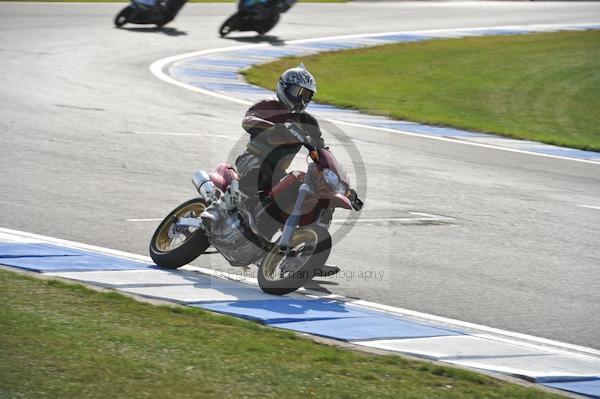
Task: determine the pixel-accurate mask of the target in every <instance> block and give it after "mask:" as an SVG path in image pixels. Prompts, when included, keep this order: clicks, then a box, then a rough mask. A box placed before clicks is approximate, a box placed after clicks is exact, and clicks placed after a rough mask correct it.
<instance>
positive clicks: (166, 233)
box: [150, 198, 210, 269]
mask: <svg viewBox="0 0 600 399" xmlns="http://www.w3.org/2000/svg"><path fill="white" fill-rule="evenodd" d="M207 206H208V205H207V203H206V201H204V200H203V199H201V198H194V199H191V200H189V201H186V202H184V203H183V204H181V205H179V206H178V207H177V208H175V209H174V210H172V211H171V212H170V213H169V214H168V215H167V217H166V218H165V219H164V220H163V221H162V222H161V223H160V224H159V225H158V227H157V228H156V231H155V232H154V234H153V235H152V239H151V240H150V257H151V258H152V260H153V261H154V263H156V264H157V265H158V266H160V267H164V268H167V269H177V268H179V267H181V266H185V265H187V264H188V263H190V262H191V261H193V260H194V259H196V258H197V257H198V256H200V255H202V253H204V251H206V249H207V248H208V247H209V246H210V241H209V240H208V238H207V237H206V234H205V233H204V230H202V229H193V228H184V229H177V228H176V227H175V225H176V224H177V222H178V221H179V219H180V218H183V217H197V218H199V217H200V214H201V213H202V212H204V210H205V209H206V207H207Z"/></svg>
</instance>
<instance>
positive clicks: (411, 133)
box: [325, 118, 600, 165]
mask: <svg viewBox="0 0 600 399" xmlns="http://www.w3.org/2000/svg"><path fill="white" fill-rule="evenodd" d="M325 120H326V121H328V122H331V123H336V124H340V125H346V126H353V127H359V128H362V129H371V130H379V131H382V132H389V133H395V134H403V135H406V136H413V137H422V138H426V139H431V140H438V141H445V142H449V143H456V144H465V145H470V146H474V147H483V148H490V149H493V150H502V151H508V152H516V153H520V154H527V155H535V156H538V157H546V158H555V159H563V160H567V161H576V162H584V163H591V164H595V165H598V164H600V162H599V161H591V160H588V159H578V158H569V157H561V156H560V155H551V154H543V153H540V152H531V151H525V150H517V149H514V148H508V147H500V146H496V145H490V144H483V143H476V142H472V141H466V140H465V139H462V138H447V137H438V136H429V135H426V134H420V133H413V132H406V131H403V130H399V129H388V128H384V127H377V126H369V125H362V124H359V123H351V122H345V121H341V120H339V119H331V118H325Z"/></svg>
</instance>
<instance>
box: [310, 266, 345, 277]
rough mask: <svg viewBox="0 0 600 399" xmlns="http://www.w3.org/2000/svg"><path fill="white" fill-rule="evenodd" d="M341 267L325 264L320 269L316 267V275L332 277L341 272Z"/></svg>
mask: <svg viewBox="0 0 600 399" xmlns="http://www.w3.org/2000/svg"><path fill="white" fill-rule="evenodd" d="M339 271H340V268H339V267H337V266H334V265H327V264H325V265H323V266H321V267H320V268H318V269H315V277H330V276H333V275H334V274H337V273H339Z"/></svg>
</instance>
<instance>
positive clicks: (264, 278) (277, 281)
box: [258, 225, 331, 295]
mask: <svg viewBox="0 0 600 399" xmlns="http://www.w3.org/2000/svg"><path fill="white" fill-rule="evenodd" d="M302 245H304V248H303V249H299V252H298V253H299V254H301V255H300V256H296V257H295V258H291V257H287V256H286V257H284V256H283V255H282V254H280V253H279V248H278V247H277V246H274V247H273V248H271V250H269V252H267V254H266V255H265V256H264V257H263V259H262V261H261V264H260V266H259V267H258V285H259V286H260V288H261V289H262V290H263V291H264V292H266V293H267V294H273V295H285V294H289V293H290V292H294V291H296V290H297V289H298V288H300V287H302V286H303V285H305V284H306V283H308V282H309V281H310V280H312V279H313V277H314V276H315V272H316V271H317V270H320V268H321V267H322V266H323V265H324V264H325V262H327V258H329V253H330V252H331V236H330V235H329V232H328V231H327V229H326V228H324V227H322V226H319V225H310V226H303V227H300V228H298V229H296V231H295V232H294V234H293V235H292V239H291V246H292V247H293V248H298V247H302ZM307 246H309V247H311V248H309V250H310V253H309V254H308V257H307V258H306V259H301V258H302V257H304V256H306V255H305V254H304V253H303V252H302V251H303V250H304V249H306V247H307ZM296 261H298V262H301V263H300V265H296V266H294V267H293V268H292V269H291V270H289V271H288V270H287V269H286V273H284V274H283V275H282V274H281V267H282V266H283V265H285V264H286V263H285V262H287V265H288V266H291V265H290V263H291V264H292V265H293V262H296Z"/></svg>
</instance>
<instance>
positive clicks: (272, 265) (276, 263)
mask: <svg viewBox="0 0 600 399" xmlns="http://www.w3.org/2000/svg"><path fill="white" fill-rule="evenodd" d="M318 243H319V236H318V234H317V232H316V231H315V230H314V229H311V228H300V229H298V230H296V231H295V232H294V235H293V236H292V238H291V240H290V247H292V248H294V249H295V248H298V247H300V246H301V245H302V244H304V247H303V248H302V250H304V249H305V248H306V247H312V251H311V252H310V253H309V254H307V255H304V254H303V255H302V257H303V258H306V259H308V258H309V257H310V256H312V255H313V254H314V250H315V249H316V247H317V244H318ZM285 260H286V257H285V256H284V255H282V254H280V253H279V248H278V247H277V246H275V247H273V248H271V250H270V251H269V252H267V255H266V256H265V258H264V260H263V262H262V265H261V269H262V274H263V276H264V277H265V278H266V279H267V280H271V281H274V280H280V278H277V270H278V269H279V268H280V266H281V265H282V263H283V262H284V261H285ZM302 266H304V262H303V263H301V264H300V267H302ZM300 267H298V268H296V270H293V271H297V270H298V269H299V268H300Z"/></svg>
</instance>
